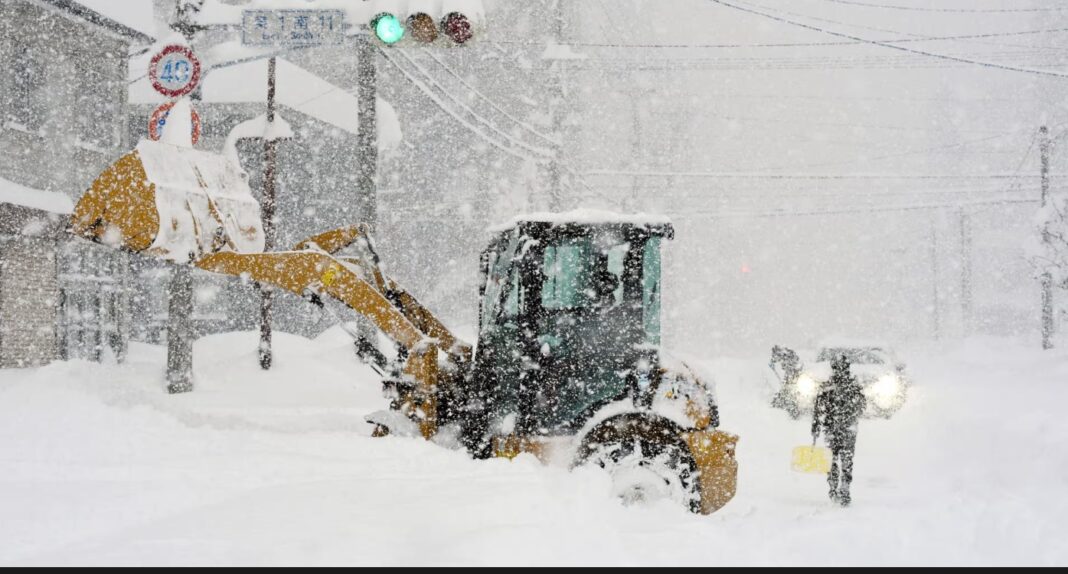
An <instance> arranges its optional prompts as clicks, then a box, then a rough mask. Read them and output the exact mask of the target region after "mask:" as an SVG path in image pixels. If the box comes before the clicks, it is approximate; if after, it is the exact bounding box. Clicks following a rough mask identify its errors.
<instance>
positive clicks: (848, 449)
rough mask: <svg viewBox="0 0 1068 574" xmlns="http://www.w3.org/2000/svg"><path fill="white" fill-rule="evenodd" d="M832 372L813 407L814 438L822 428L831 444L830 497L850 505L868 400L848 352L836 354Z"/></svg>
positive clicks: (814, 440) (842, 503)
mask: <svg viewBox="0 0 1068 574" xmlns="http://www.w3.org/2000/svg"><path fill="white" fill-rule="evenodd" d="M831 373H832V374H831V378H830V380H829V381H827V382H825V383H823V385H822V386H821V387H820V392H819V394H818V395H816V402H815V405H814V407H813V410H812V413H813V414H812V442H813V444H815V442H816V439H817V438H819V435H820V431H823V433H824V434H825V436H826V441H827V443H828V446H830V448H831V471H830V472H829V473H828V474H827V483H828V484H829V485H830V487H831V490H830V496H831V500H832V501H835V502H838V503H839V504H841V505H842V506H848V505H849V503H850V497H849V483H850V482H852V480H853V453H854V451H855V449H856V445H857V422H858V420H859V419H860V415H861V413H863V412H864V406H865V402H866V401H865V399H864V392H863V389H862V388H861V386H860V383H858V382H857V379H856V377H854V376H853V375H852V374H851V373H850V372H849V360H848V359H847V358H846V356H845V355H838V356H836V357H835V358H834V360H833V361H832V362H831Z"/></svg>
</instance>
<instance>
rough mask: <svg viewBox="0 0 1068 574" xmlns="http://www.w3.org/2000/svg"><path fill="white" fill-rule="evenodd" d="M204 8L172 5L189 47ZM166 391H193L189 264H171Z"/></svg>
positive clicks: (198, 92) (197, 91)
mask: <svg viewBox="0 0 1068 574" xmlns="http://www.w3.org/2000/svg"><path fill="white" fill-rule="evenodd" d="M202 6H203V1H200V2H196V3H186V4H182V3H181V2H178V1H176V2H175V20H174V24H173V25H172V26H171V27H172V28H173V29H174V30H176V31H177V32H179V33H181V34H182V35H183V36H185V41H186V43H188V44H189V45H190V46H192V45H193V39H194V37H195V36H196V34H197V33H198V32H200V31H201V30H203V28H202V27H201V26H199V25H198V24H196V23H195V22H194V21H193V20H194V17H195V16H196V13H197V12H199V11H200V9H201V8H202ZM202 86H203V82H202V83H201V85H199V86H197V88H196V89H195V90H194V91H193V93H192V94H190V95H189V99H190V100H192V101H194V102H198V101H200V99H201V95H202V93H203V92H202ZM167 291H168V292H167V295H168V307H167V392H169V393H171V394H178V393H187V392H190V391H192V390H193V325H192V319H193V269H192V267H191V266H189V265H184V264H180V263H178V264H172V265H171V278H170V284H169V285H168V288H167Z"/></svg>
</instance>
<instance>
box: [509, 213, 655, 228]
mask: <svg viewBox="0 0 1068 574" xmlns="http://www.w3.org/2000/svg"><path fill="white" fill-rule="evenodd" d="M522 223H550V224H552V225H567V224H571V223H578V224H584V225H596V224H612V223H615V224H627V225H635V226H647V227H654V226H663V225H671V219H669V218H668V217H667V216H664V215H656V214H648V213H633V214H631V213H627V214H624V213H615V212H612V211H602V210H598V209H576V210H573V211H567V212H563V213H549V212H541V213H527V214H523V215H518V216H516V217H513V218H512V220H511V221H508V222H506V223H502V224H500V225H495V226H493V227H490V229H489V231H491V232H494V233H498V232H501V231H507V230H509V229H512V228H513V227H515V226H517V225H520V224H522Z"/></svg>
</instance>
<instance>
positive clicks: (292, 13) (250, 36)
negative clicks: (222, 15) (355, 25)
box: [241, 10, 345, 47]
mask: <svg viewBox="0 0 1068 574" xmlns="http://www.w3.org/2000/svg"><path fill="white" fill-rule="evenodd" d="M344 22H345V13H344V12H342V11H341V10H245V11H244V12H242V28H241V43H242V44H245V45H246V46H273V47H294V46H320V45H325V44H340V43H342V42H343V41H344V39H345V36H344V33H343V31H342V24H344Z"/></svg>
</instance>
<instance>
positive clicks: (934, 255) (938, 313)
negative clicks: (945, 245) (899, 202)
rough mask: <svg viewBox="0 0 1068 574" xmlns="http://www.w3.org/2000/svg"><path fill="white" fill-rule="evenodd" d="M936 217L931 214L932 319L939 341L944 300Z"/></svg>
mask: <svg viewBox="0 0 1068 574" xmlns="http://www.w3.org/2000/svg"><path fill="white" fill-rule="evenodd" d="M935 217H936V215H935V214H931V296H932V305H933V310H932V313H931V319H932V320H933V322H934V323H933V327H934V338H935V340H936V341H937V340H939V339H941V338H942V301H941V294H940V293H939V292H938V275H939V269H938V226H937V225H935Z"/></svg>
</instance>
